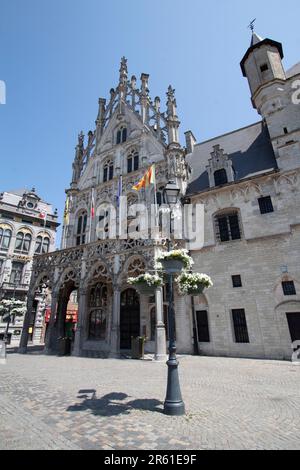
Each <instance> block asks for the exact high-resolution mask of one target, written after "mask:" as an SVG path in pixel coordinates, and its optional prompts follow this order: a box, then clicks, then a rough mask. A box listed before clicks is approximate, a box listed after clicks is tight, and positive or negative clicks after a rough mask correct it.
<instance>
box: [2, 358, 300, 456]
mask: <svg viewBox="0 0 300 470" xmlns="http://www.w3.org/2000/svg"><path fill="white" fill-rule="evenodd" d="M0 375H1V382H0V421H1V427H0V449H1V450H3V449H53V450H54V449H108V450H112V449H149V450H151V449H156V450H172V449H178V450H185V449H187V450H197V449H199V450H201V449H203V450H206V449H297V450H299V449H300V403H299V402H300V400H299V378H300V368H295V367H293V365H291V364H290V363H288V362H279V361H274V362H272V361H256V360H245V359H229V358H227V359H226V358H224V359H222V358H208V357H207V358H206V357H188V356H187V357H182V358H180V380H181V388H182V394H183V397H184V400H185V404H186V409H187V414H186V416H184V417H168V416H165V415H164V414H163V413H162V404H163V401H164V396H165V390H166V366H165V364H161V363H160V364H157V363H155V362H153V363H148V362H147V363H144V362H142V361H141V362H139V361H130V360H120V361H118V360H109V359H107V360H101V359H98V360H90V359H87V358H73V357H70V358H56V357H53V356H44V355H37V354H34V355H31V354H27V355H25V356H22V355H18V354H11V355H9V357H8V360H7V363H6V365H0ZM87 390H89V391H91V390H95V393H94V397H93V399H92V393H87V392H86V391H87ZM83 391H85V393H83Z"/></svg>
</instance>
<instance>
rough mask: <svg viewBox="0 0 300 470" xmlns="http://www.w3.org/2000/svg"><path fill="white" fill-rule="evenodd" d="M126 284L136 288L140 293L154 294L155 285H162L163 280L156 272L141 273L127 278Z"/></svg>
mask: <svg viewBox="0 0 300 470" xmlns="http://www.w3.org/2000/svg"><path fill="white" fill-rule="evenodd" d="M128 284H130V285H132V286H133V287H135V288H136V290H137V291H138V292H139V293H140V294H141V295H148V296H150V295H154V293H155V290H156V288H157V287H160V286H162V284H163V280H162V278H161V277H160V276H158V275H157V274H149V273H146V274H141V275H140V276H138V277H130V278H128Z"/></svg>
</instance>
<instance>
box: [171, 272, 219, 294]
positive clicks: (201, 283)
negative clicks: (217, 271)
mask: <svg viewBox="0 0 300 470" xmlns="http://www.w3.org/2000/svg"><path fill="white" fill-rule="evenodd" d="M176 281H177V283H178V287H179V292H180V293H181V294H182V295H186V294H189V293H191V292H193V291H197V290H199V289H200V288H202V289H204V288H206V289H208V288H209V287H212V286H213V282H212V280H211V278H210V277H209V276H208V275H207V274H203V273H187V272H183V273H182V274H181V275H180V276H178V278H177V279H176Z"/></svg>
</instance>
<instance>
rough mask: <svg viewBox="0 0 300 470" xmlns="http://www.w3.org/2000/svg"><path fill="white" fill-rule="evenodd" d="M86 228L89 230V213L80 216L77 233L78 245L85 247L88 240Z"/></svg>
mask: <svg viewBox="0 0 300 470" xmlns="http://www.w3.org/2000/svg"><path fill="white" fill-rule="evenodd" d="M86 228H87V213H86V212H83V213H82V214H80V215H79V217H78V221H77V231H76V245H77V246H79V245H84V243H85V239H86Z"/></svg>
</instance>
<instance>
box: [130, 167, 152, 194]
mask: <svg viewBox="0 0 300 470" xmlns="http://www.w3.org/2000/svg"><path fill="white" fill-rule="evenodd" d="M150 184H154V185H155V165H151V166H150V168H149V169H148V170H147V171H146V173H145V174H144V176H143V178H142V179H141V181H139V182H138V183H137V184H136V185H135V186H133V188H132V189H134V190H135V191H140V190H141V189H142V188H148V186H150Z"/></svg>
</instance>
